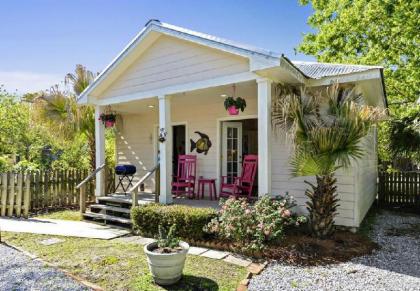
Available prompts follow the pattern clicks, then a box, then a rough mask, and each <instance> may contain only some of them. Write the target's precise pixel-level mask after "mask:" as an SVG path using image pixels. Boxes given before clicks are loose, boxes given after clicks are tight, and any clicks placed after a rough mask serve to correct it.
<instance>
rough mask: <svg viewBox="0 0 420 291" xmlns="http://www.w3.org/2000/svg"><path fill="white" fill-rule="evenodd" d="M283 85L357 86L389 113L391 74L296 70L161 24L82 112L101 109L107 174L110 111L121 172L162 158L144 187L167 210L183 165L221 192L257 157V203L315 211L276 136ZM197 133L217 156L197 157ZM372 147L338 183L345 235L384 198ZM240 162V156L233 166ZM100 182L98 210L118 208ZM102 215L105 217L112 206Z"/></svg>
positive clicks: (112, 68)
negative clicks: (286, 200)
mask: <svg viewBox="0 0 420 291" xmlns="http://www.w3.org/2000/svg"><path fill="white" fill-rule="evenodd" d="M267 37H269V36H267ZM274 82H280V83H286V84H300V85H305V86H307V87H313V86H323V85H329V84H331V83H333V82H338V83H351V84H353V85H355V86H356V87H357V89H358V90H359V91H360V92H361V93H362V94H363V96H364V97H365V98H366V102H367V103H368V104H370V105H373V106H380V107H386V97H385V91H384V83H383V73H382V68H381V67H376V66H360V65H342V64H326V63H316V62H300V61H290V60H289V59H288V58H286V57H285V56H283V55H278V54H276V53H273V52H271V51H266V50H262V49H259V48H254V47H251V46H248V45H243V44H239V43H236V42H232V41H229V40H226V39H221V38H219V37H215V36H211V35H208V34H204V33H199V32H195V31H191V30H189V29H185V28H181V27H177V26H174V25H170V24H166V23H162V22H160V21H158V20H151V21H149V22H148V23H147V24H146V25H145V27H144V28H143V29H142V30H141V31H140V33H139V34H138V35H137V36H136V37H135V38H134V39H133V40H132V41H131V42H130V43H129V44H128V45H127V46H126V47H125V48H124V49H123V51H122V52H121V53H120V54H119V55H118V56H117V57H116V58H115V59H114V60H113V61H112V62H111V63H110V64H109V65H108V66H107V67H106V68H105V69H104V70H103V72H102V73H101V74H100V75H99V76H98V77H97V78H96V80H95V81H94V82H93V83H92V84H91V85H90V86H89V87H88V88H87V89H86V90H85V91H84V92H83V93H82V94H81V96H80V98H79V101H78V102H79V103H80V104H92V105H94V106H95V110H96V111H95V112H96V117H97V118H96V149H97V154H96V164H97V167H98V168H99V167H100V166H101V165H102V164H103V163H104V160H105V150H104V126H103V124H102V123H101V122H100V121H99V120H98V118H99V116H100V114H101V113H103V112H104V111H106V110H107V109H109V108H111V110H112V111H114V112H116V113H117V114H118V119H117V124H116V132H117V144H116V148H117V163H118V164H133V165H135V166H136V167H137V174H136V175H138V177H141V176H143V175H144V174H147V173H148V172H150V171H151V169H153V168H154V167H155V165H156V164H157V156H158V153H159V155H160V165H159V167H160V180H159V181H160V183H156V181H155V180H154V179H144V183H145V184H146V189H147V188H148V189H151V191H154V190H155V187H156V185H158V187H159V189H157V190H158V191H159V190H160V195H159V201H160V202H161V203H172V202H173V197H172V195H171V177H172V175H173V173H174V164H175V163H176V157H177V155H179V154H184V153H185V154H189V153H192V154H195V155H197V177H198V176H203V177H206V178H215V179H217V180H216V183H217V184H218V183H220V177H221V176H222V175H230V176H235V175H237V174H238V173H239V172H240V169H241V162H242V156H243V155H245V154H257V155H258V173H257V181H256V183H255V184H256V185H257V195H263V194H265V193H271V194H273V195H277V194H284V193H285V192H288V193H289V194H291V195H293V196H294V197H295V198H296V200H297V202H298V204H299V208H300V209H301V210H302V211H305V206H304V205H305V201H306V197H305V195H304V192H305V189H306V188H307V185H306V184H305V183H304V182H303V180H304V179H303V178H292V177H291V176H290V170H289V164H288V160H289V156H290V151H291V147H290V146H289V145H288V144H287V141H286V140H285V139H284V138H282V137H280V136H278V135H277V134H275V133H274V132H273V131H272V128H271V98H272V84H273V83H274ZM231 95H236V96H241V97H243V98H244V99H245V100H246V102H247V107H246V109H245V111H244V112H241V113H240V114H239V115H236V116H231V115H229V114H228V112H227V111H226V110H225V108H224V106H223V102H224V99H225V97H226V96H231ZM159 129H163V130H164V131H166V132H167V135H166V141H165V142H163V143H159V142H158V138H159ZM197 132H199V133H204V134H206V135H207V136H208V137H209V139H210V141H211V143H212V146H211V147H210V149H209V150H208V153H207V154H203V153H197V152H196V149H191V147H190V143H191V140H192V141H193V142H196V141H197V140H198V139H199V137H200V136H199V135H198V133H197ZM364 146H365V148H366V155H365V157H364V158H363V159H362V160H360V161H359V162H358V163H355V164H354V166H353V167H352V168H350V169H348V170H345V171H341V172H339V173H338V175H337V178H338V192H339V198H340V207H339V209H338V212H339V215H338V217H337V218H336V223H337V224H339V225H344V226H349V227H358V226H359V225H360V222H361V221H362V219H363V218H364V216H365V214H366V212H367V210H368V209H369V207H370V206H371V204H372V203H373V201H374V199H375V196H376V178H377V153H376V138H375V136H374V135H372V136H370V137H369V138H367V142H366V143H365V144H364ZM191 150H192V152H191ZM233 152H237V153H239V154H238V155H233V156H234V157H233V158H230V159H229V161H228V160H227V157H228V156H230V157H232V155H231V154H232V153H233ZM149 176H150V175H149ZM96 178H97V179H96V195H97V197H98V200H99V201H102V200H106V199H110V197H109V194H110V193H105V191H104V186H103V185H104V174H103V171H99V170H98V173H96ZM306 178H308V177H306ZM159 181H158V182H159ZM159 184H160V185H159ZM217 189H218V185H217ZM107 195H108V197H106V196H107ZM104 196H105V197H104ZM141 196H142V195H139V199H140V200H141ZM135 201H136V202H135V203H137V199H135ZM135 203H134V204H135ZM98 207H99V208H100V209H101V211H103V210H106V207H107V206H104V205H102V206H101V205H99V206H98Z"/></svg>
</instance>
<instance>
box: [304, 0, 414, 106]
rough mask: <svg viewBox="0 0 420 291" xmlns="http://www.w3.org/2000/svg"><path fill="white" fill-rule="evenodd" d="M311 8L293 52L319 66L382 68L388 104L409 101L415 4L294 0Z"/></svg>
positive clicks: (390, 0)
mask: <svg viewBox="0 0 420 291" xmlns="http://www.w3.org/2000/svg"><path fill="white" fill-rule="evenodd" d="M300 3H301V4H303V5H308V4H311V5H312V7H313V9H314V13H313V14H312V15H311V16H310V17H309V19H308V23H309V25H310V26H311V27H312V28H313V29H314V32H311V33H308V34H306V35H305V36H304V38H303V41H302V43H301V44H300V45H299V47H298V50H299V51H301V52H303V53H306V54H310V55H314V56H316V57H317V59H318V60H319V61H325V62H338V63H351V64H368V65H369V64H371V65H382V66H384V68H385V71H384V74H385V83H386V89H387V94H388V97H389V100H390V101H391V102H397V101H398V102H415V101H416V100H417V98H418V96H419V88H420V70H419V69H418V68H419V66H420V46H419V42H420V39H419V36H420V34H419V27H420V18H419V13H420V2H419V1H415V0H300Z"/></svg>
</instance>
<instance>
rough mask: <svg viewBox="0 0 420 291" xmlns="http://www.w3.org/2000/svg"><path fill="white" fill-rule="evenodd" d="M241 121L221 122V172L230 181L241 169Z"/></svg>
mask: <svg viewBox="0 0 420 291" xmlns="http://www.w3.org/2000/svg"><path fill="white" fill-rule="evenodd" d="M241 164H242V122H223V128H222V173H223V176H227V177H228V183H232V182H233V180H234V177H238V176H240V175H241V169H242V166H241Z"/></svg>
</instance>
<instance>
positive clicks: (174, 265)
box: [144, 224, 190, 285]
mask: <svg viewBox="0 0 420 291" xmlns="http://www.w3.org/2000/svg"><path fill="white" fill-rule="evenodd" d="M175 228H176V225H175V224H174V225H172V226H171V227H170V228H169V232H166V230H165V229H164V228H163V227H162V226H161V225H159V238H158V240H157V241H156V242H152V243H149V244H147V245H145V246H144V253H145V254H146V256H147V263H148V264H149V270H150V272H151V273H152V276H153V280H154V281H155V283H157V284H159V285H171V284H174V283H176V282H178V281H179V280H180V279H181V276H182V270H183V269H184V264H185V259H186V257H187V252H188V249H189V248H190V246H189V245H188V243H186V242H183V241H180V239H179V238H178V237H176V236H175Z"/></svg>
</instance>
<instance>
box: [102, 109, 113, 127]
mask: <svg viewBox="0 0 420 291" xmlns="http://www.w3.org/2000/svg"><path fill="white" fill-rule="evenodd" d="M116 119H117V115H116V114H115V113H113V112H110V113H102V114H101V115H100V116H99V120H100V121H102V123H103V124H104V125H105V127H107V128H109V127H113V126H114V124H115V120H116Z"/></svg>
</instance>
